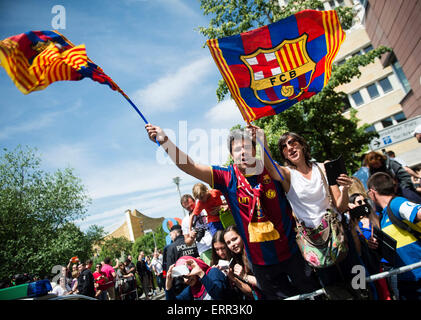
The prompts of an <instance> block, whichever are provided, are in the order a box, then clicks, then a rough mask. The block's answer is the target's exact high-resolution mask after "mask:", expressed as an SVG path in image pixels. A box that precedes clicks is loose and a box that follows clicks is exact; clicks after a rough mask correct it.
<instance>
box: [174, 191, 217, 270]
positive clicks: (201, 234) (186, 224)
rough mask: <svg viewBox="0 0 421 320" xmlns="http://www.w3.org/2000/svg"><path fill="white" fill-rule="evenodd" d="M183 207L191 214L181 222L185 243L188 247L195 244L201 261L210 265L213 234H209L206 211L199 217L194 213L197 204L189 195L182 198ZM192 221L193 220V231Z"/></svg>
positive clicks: (200, 213) (201, 212)
mask: <svg viewBox="0 0 421 320" xmlns="http://www.w3.org/2000/svg"><path fill="white" fill-rule="evenodd" d="M181 206H182V207H183V208H184V209H186V210H187V212H188V213H189V215H188V216H186V217H184V218H183V220H182V222H181V227H182V230H183V234H184V241H185V243H186V244H187V245H191V244H193V243H195V244H196V246H197V250H198V251H199V256H200V259H202V260H203V262H205V263H206V264H208V265H209V264H210V263H211V259H212V234H211V233H210V232H209V229H208V226H207V218H206V213H205V212H204V211H200V212H199V214H198V215H195V214H194V213H193V212H194V208H195V207H196V203H195V201H194V198H193V197H192V196H191V195H189V194H185V195H183V196H182V197H181ZM190 220H192V224H191V225H192V228H191V230H190Z"/></svg>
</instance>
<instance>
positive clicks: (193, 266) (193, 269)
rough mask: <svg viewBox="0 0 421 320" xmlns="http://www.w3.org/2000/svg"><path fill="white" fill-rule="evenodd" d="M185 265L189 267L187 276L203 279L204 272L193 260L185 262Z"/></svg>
mask: <svg viewBox="0 0 421 320" xmlns="http://www.w3.org/2000/svg"><path fill="white" fill-rule="evenodd" d="M186 265H187V266H190V267H191V271H190V273H189V276H198V277H199V278H203V276H204V275H205V272H204V271H203V270H202V269H201V268H200V267H199V265H198V264H197V263H196V261H194V260H193V259H190V260H186Z"/></svg>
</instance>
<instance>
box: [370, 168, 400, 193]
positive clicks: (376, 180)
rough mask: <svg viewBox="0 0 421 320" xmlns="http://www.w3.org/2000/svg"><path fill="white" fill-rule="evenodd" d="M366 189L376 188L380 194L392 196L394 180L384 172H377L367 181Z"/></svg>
mask: <svg viewBox="0 0 421 320" xmlns="http://www.w3.org/2000/svg"><path fill="white" fill-rule="evenodd" d="M367 187H368V189H374V190H376V191H377V192H378V193H379V194H380V195H382V196H392V195H394V194H395V182H394V180H393V178H392V177H391V176H390V175H389V174H387V173H386V172H377V173H375V174H373V175H372V176H371V177H370V178H368V181H367Z"/></svg>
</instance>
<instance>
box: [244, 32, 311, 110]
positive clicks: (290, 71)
mask: <svg viewBox="0 0 421 320" xmlns="http://www.w3.org/2000/svg"><path fill="white" fill-rule="evenodd" d="M307 38H308V36H307V34H303V35H302V36H301V37H299V38H296V39H292V40H284V41H283V42H282V43H280V44H279V45H278V46H276V47H275V48H269V49H262V48H259V49H258V50H257V51H255V52H254V53H253V54H250V55H244V56H241V57H240V59H241V60H242V61H243V63H244V64H245V65H246V66H247V68H248V69H249V71H250V79H251V81H250V88H251V89H253V91H254V94H255V96H256V98H257V99H258V100H260V101H261V102H263V103H267V104H278V103H281V102H283V101H286V100H289V99H291V98H297V97H299V96H300V95H301V94H302V93H303V92H304V91H305V89H307V88H308V86H309V84H310V79H311V77H312V74H313V72H314V70H315V68H316V63H315V62H314V61H313V60H311V58H310V57H309V55H308V53H307V50H306V41H307ZM294 79H298V82H297V81H296V84H297V85H295V86H294V85H293V83H292V80H294ZM273 93H275V94H273Z"/></svg>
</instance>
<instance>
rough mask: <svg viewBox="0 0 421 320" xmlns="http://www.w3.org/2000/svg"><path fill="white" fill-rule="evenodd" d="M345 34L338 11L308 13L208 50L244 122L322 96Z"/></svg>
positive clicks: (225, 40) (210, 42)
mask: <svg viewBox="0 0 421 320" xmlns="http://www.w3.org/2000/svg"><path fill="white" fill-rule="evenodd" d="M344 40H345V33H344V31H343V30H342V28H341V25H340V22H339V19H338V16H337V14H336V12H335V11H334V10H331V11H316V10H304V11H301V12H298V13H296V14H295V15H292V16H290V17H288V18H286V19H283V20H280V21H277V22H275V23H272V24H270V25H267V26H263V27H260V28H258V29H254V30H251V31H248V32H243V33H241V34H238V35H234V36H230V37H226V38H221V39H210V40H208V41H207V46H208V47H209V50H210V52H211V54H212V56H213V58H214V60H215V63H216V65H217V66H218V68H219V71H220V72H221V74H222V76H223V78H224V80H225V82H226V84H227V85H228V88H229V90H230V92H231V95H232V97H233V99H234V100H235V102H236V104H237V106H238V107H239V109H240V111H241V114H242V116H243V118H244V120H245V121H246V122H252V121H254V120H256V119H259V118H262V117H266V116H271V115H275V114H278V113H280V112H282V111H284V110H286V109H288V108H289V107H291V106H292V105H294V104H295V103H297V102H299V101H301V100H303V99H307V98H310V97H312V96H313V95H315V94H316V93H318V92H320V91H321V90H322V89H323V87H324V86H325V85H326V83H327V82H328V80H329V78H330V75H331V70H332V62H333V60H334V59H335V56H336V55H337V53H338V51H339V48H340V46H341V44H342V42H343V41H344Z"/></svg>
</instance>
